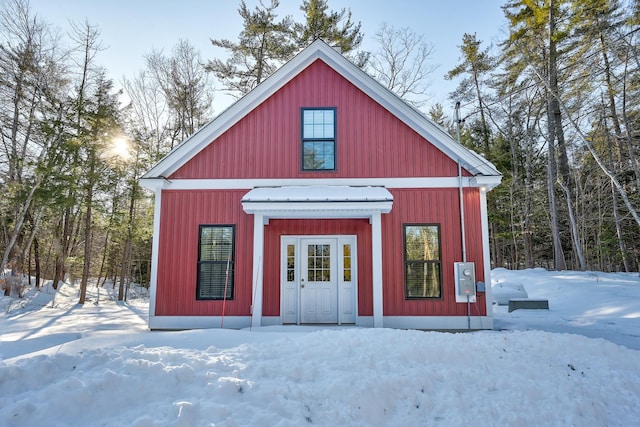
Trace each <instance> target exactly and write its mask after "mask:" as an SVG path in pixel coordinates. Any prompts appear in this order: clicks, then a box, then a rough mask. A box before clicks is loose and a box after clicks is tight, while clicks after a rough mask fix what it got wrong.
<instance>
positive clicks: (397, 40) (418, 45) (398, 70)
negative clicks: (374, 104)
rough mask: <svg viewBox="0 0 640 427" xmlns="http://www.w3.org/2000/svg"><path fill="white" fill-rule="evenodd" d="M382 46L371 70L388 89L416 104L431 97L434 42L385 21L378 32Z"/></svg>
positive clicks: (370, 64) (376, 52)
mask: <svg viewBox="0 0 640 427" xmlns="http://www.w3.org/2000/svg"><path fill="white" fill-rule="evenodd" d="M375 40H376V42H377V44H378V49H377V50H376V51H375V53H374V54H373V55H372V56H371V57H370V58H369V67H368V68H369V69H368V72H369V74H371V75H372V76H373V77H374V78H375V79H376V80H378V81H379V82H380V83H382V84H383V85H385V86H386V87H387V89H389V90H391V91H392V92H394V93H395V94H396V95H398V96H399V97H401V98H403V99H404V100H406V101H408V102H410V103H411V104H413V105H414V106H416V107H422V106H423V105H424V104H425V103H426V102H427V100H428V98H429V94H428V89H429V86H430V81H429V77H430V75H431V73H433V72H434V71H435V70H436V68H437V66H436V65H434V64H432V63H431V59H432V55H433V51H434V48H433V45H432V44H430V43H428V42H427V41H426V40H425V39H424V36H423V35H419V34H416V33H415V32H414V31H413V30H411V29H410V28H400V29H395V28H393V27H391V26H388V25H387V24H383V25H382V27H381V28H380V29H379V30H378V32H377V33H376V36H375Z"/></svg>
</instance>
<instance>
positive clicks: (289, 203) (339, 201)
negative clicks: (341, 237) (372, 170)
mask: <svg viewBox="0 0 640 427" xmlns="http://www.w3.org/2000/svg"><path fill="white" fill-rule="evenodd" d="M392 205H393V196H392V195H391V193H390V192H389V191H388V190H387V189H386V188H384V187H352V186H287V187H259V188H254V189H253V190H251V191H249V192H248V193H247V194H245V195H244V197H243V198H242V208H243V209H244V211H245V212H246V213H248V214H254V215H255V214H257V215H263V216H264V217H266V218H371V216H372V215H374V214H383V213H389V212H391V207H392Z"/></svg>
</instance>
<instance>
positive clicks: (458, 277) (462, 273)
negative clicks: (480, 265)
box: [453, 262, 476, 302]
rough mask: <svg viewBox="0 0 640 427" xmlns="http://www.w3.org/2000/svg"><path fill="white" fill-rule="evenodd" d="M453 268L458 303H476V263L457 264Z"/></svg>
mask: <svg viewBox="0 0 640 427" xmlns="http://www.w3.org/2000/svg"><path fill="white" fill-rule="evenodd" d="M453 266H454V267H453V268H454V279H455V282H456V302H467V301H470V302H476V271H475V265H474V263H472V262H456V263H454V264H453ZM467 297H468V300H467Z"/></svg>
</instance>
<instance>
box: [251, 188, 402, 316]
mask: <svg viewBox="0 0 640 427" xmlns="http://www.w3.org/2000/svg"><path fill="white" fill-rule="evenodd" d="M392 206H393V195H392V194H391V193H390V192H389V190H387V189H386V188H384V187H373V186H366V187H356V186H337V185H336V186H320V185H313V186H283V187H259V188H254V189H253V190H250V191H249V192H248V193H247V194H245V195H244V197H243V198H242V208H243V209H244V211H245V212H246V213H247V214H252V215H254V223H253V275H254V277H255V281H254V284H253V294H252V295H253V298H252V304H251V318H252V320H251V321H252V324H254V325H261V324H262V291H263V283H262V280H263V273H262V272H263V271H264V266H263V265H262V263H263V260H264V228H265V227H264V225H266V224H268V223H269V219H270V218H286V219H296V218H309V219H323V218H336V219H337V218H368V219H369V223H370V224H371V263H372V283H371V287H372V290H373V326H374V327H378V328H380V327H382V326H383V314H382V296H383V293H382V289H383V286H382V220H381V217H382V214H387V213H389V212H391V208H392Z"/></svg>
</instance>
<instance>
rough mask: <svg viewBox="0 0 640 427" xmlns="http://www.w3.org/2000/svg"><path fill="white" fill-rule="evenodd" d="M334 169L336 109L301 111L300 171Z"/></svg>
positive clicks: (307, 109) (305, 109)
mask: <svg viewBox="0 0 640 427" xmlns="http://www.w3.org/2000/svg"><path fill="white" fill-rule="evenodd" d="M335 169H336V109H335V108H303V109H302V170H305V171H328V170H335Z"/></svg>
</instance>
